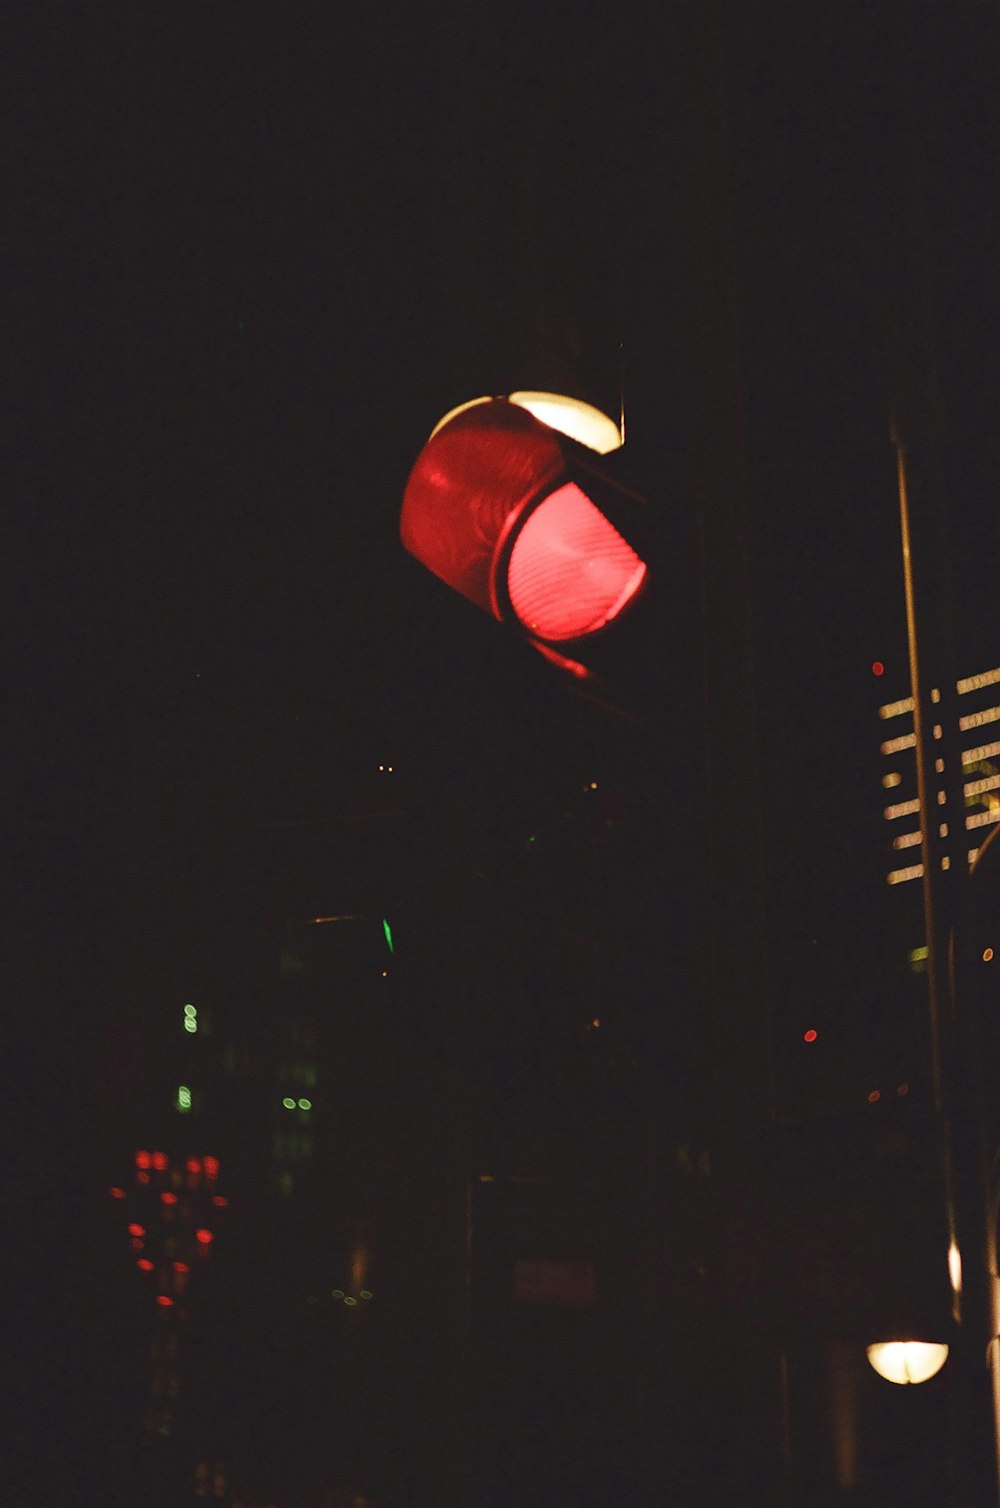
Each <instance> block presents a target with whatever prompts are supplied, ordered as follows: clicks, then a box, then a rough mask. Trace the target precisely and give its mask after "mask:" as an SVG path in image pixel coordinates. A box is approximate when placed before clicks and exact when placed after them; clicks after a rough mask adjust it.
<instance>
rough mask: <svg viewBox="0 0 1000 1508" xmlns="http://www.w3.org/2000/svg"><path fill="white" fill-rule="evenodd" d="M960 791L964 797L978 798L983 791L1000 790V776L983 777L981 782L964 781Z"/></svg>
mask: <svg viewBox="0 0 1000 1508" xmlns="http://www.w3.org/2000/svg"><path fill="white" fill-rule="evenodd" d="M962 789H963V791H964V792H965V794H966V796H979V795H981V794H982V792H983V791H996V790H1000V775H984V776H983V778H982V780H966V781H964V782H963V785H962Z"/></svg>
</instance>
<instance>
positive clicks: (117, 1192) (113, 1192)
mask: <svg viewBox="0 0 1000 1508" xmlns="http://www.w3.org/2000/svg"><path fill="white" fill-rule="evenodd" d="M108 1195H109V1197H110V1198H112V1199H124V1198H125V1190H124V1189H108Z"/></svg>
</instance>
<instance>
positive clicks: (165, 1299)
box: [156, 1293, 174, 1309]
mask: <svg viewBox="0 0 1000 1508" xmlns="http://www.w3.org/2000/svg"><path fill="white" fill-rule="evenodd" d="M156 1302H157V1303H158V1304H162V1305H163V1307H164V1309H169V1308H170V1306H171V1304H172V1303H173V1302H174V1301H173V1299H172V1298H171V1297H170V1295H169V1293H158V1294H157V1295H156Z"/></svg>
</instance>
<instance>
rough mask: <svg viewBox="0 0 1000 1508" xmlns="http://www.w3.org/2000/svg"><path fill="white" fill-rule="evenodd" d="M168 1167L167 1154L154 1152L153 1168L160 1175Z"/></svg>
mask: <svg viewBox="0 0 1000 1508" xmlns="http://www.w3.org/2000/svg"><path fill="white" fill-rule="evenodd" d="M166 1166H167V1154H166V1152H154V1153H153V1167H154V1168H155V1169H156V1171H157V1172H158V1173H162V1172H163V1170H164V1168H165V1167H166Z"/></svg>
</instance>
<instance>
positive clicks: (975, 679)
mask: <svg viewBox="0 0 1000 1508" xmlns="http://www.w3.org/2000/svg"><path fill="white" fill-rule="evenodd" d="M998 681H1000V667H998V668H997V669H996V670H984V671H983V672H982V674H981V675H969V676H966V677H965V678H964V680H961V681H956V683H955V690H956V691H957V692H958V694H959V696H964V695H965V693H966V692H967V691H978V690H979V688H980V686H995V685H996V684H997V682H998Z"/></svg>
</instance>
